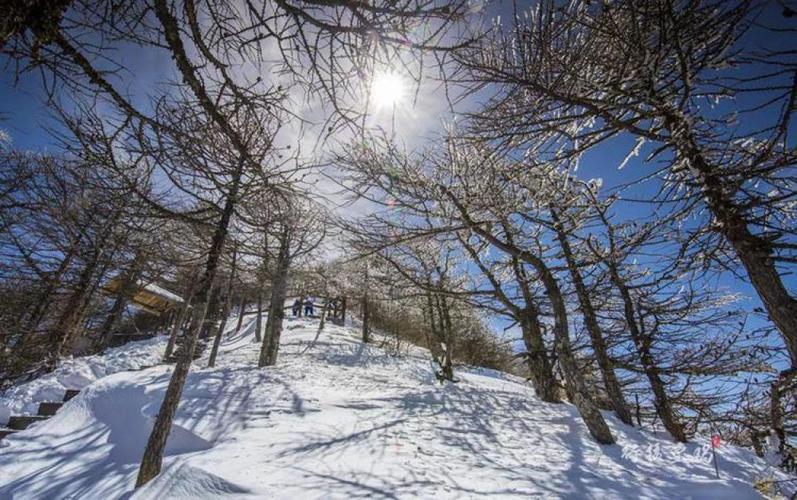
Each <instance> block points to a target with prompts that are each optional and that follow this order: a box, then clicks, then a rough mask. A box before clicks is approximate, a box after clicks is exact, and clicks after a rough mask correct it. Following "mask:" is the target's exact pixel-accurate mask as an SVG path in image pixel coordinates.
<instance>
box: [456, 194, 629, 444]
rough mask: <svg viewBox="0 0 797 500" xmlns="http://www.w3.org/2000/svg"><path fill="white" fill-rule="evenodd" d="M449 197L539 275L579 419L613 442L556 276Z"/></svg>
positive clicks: (496, 243)
mask: <svg viewBox="0 0 797 500" xmlns="http://www.w3.org/2000/svg"><path fill="white" fill-rule="evenodd" d="M449 197H450V199H451V200H452V202H453V203H454V204H455V206H456V207H457V208H458V210H459V211H460V213H461V214H462V218H463V219H464V221H465V222H467V223H468V225H469V227H470V228H471V230H472V231H474V232H475V233H477V234H479V235H480V236H483V237H484V239H486V240H487V241H489V242H490V243H492V244H493V245H494V246H495V247H496V248H498V249H499V250H501V251H503V252H506V253H507V254H509V255H514V256H516V257H518V258H519V259H522V260H523V261H525V262H528V263H529V264H531V265H532V266H533V267H534V269H535V270H536V271H537V273H538V274H539V276H540V280H541V281H542V283H543V286H544V287H545V290H546V292H547V294H548V298H549V300H550V301H551V306H552V308H553V311H554V338H555V342H554V343H555V349H554V350H555V352H556V353H557V355H558V357H559V364H560V366H561V367H562V372H563V373H564V376H565V382H566V383H567V385H568V390H569V391H570V392H571V393H572V394H573V404H574V405H575V406H576V408H577V409H578V411H579V413H580V414H581V418H582V419H583V420H584V423H585V424H586V426H587V428H588V429H589V432H590V434H591V435H592V437H593V438H595V440H596V441H597V442H599V443H601V444H613V443H614V437H612V433H611V430H609V426H607V425H606V421H605V420H604V419H603V416H602V415H601V413H600V411H599V410H598V407H597V405H595V402H594V401H593V400H592V398H591V397H590V395H589V393H588V391H587V388H586V385H585V384H584V380H583V378H582V377H581V373H580V372H579V371H578V366H577V365H576V362H575V359H574V358H573V353H572V350H571V348H570V337H569V332H568V326H567V308H566V306H565V302H564V299H563V297H562V293H561V291H560V289H559V284H558V283H557V281H556V277H555V276H554V275H553V274H552V273H551V271H550V270H549V269H548V267H547V266H546V265H545V263H544V262H543V261H542V260H541V259H540V258H539V257H538V256H536V255H534V254H532V253H530V252H527V251H524V250H522V249H521V248H518V247H517V246H515V245H512V244H508V243H506V242H505V241H503V240H501V239H500V238H498V237H496V236H495V235H494V234H492V233H491V232H490V231H488V230H486V229H485V228H484V227H483V226H482V225H480V224H476V223H474V221H473V219H472V218H471V216H470V214H469V213H468V212H467V209H466V208H465V207H464V205H462V203H461V202H460V201H459V200H458V199H456V198H455V197H453V196H451V195H449Z"/></svg>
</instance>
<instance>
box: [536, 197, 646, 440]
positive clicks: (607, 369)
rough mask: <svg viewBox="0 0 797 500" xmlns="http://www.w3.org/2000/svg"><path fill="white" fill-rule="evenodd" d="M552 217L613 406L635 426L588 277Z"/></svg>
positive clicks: (558, 224)
mask: <svg viewBox="0 0 797 500" xmlns="http://www.w3.org/2000/svg"><path fill="white" fill-rule="evenodd" d="M551 216H552V217H553V221H554V224H555V226H556V235H557V238H558V239H559V244H560V246H561V247H562V253H563V255H564V257H565V261H566V263H567V269H568V271H569V272H570V278H571V279H572V280H573V285H574V286H575V289H576V295H577V297H578V303H579V307H580V309H581V314H582V316H583V317H584V325H585V326H586V328H587V332H588V333H589V336H590V339H591V340H592V350H593V351H594V352H595V359H596V360H597V362H598V367H599V368H600V370H601V376H602V378H603V385H604V387H605V388H606V394H608V396H609V400H610V401H611V402H612V407H613V408H614V412H615V414H616V415H617V417H618V418H619V419H620V420H621V421H623V423H625V424H627V425H634V422H633V420H632V418H631V411H630V410H629V409H628V404H626V401H625V397H624V396H623V390H622V388H621V387H620V382H619V381H618V380H617V375H616V374H615V373H614V367H613V364H612V360H611V358H610V357H609V353H608V349H607V348H606V341H605V340H604V338H603V333H602V332H601V329H600V326H599V325H598V319H597V317H596V315H595V309H594V308H593V307H592V300H591V299H590V297H589V292H587V287H586V285H584V280H583V279H582V277H581V271H580V270H579V269H578V266H577V265H576V261H575V258H574V257H573V252H572V250H571V248H570V242H569V241H568V240H567V235H566V234H565V232H564V229H563V228H562V225H561V221H560V220H559V216H558V214H557V213H556V211H555V210H554V209H553V208H552V209H551Z"/></svg>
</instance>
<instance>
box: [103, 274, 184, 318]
mask: <svg viewBox="0 0 797 500" xmlns="http://www.w3.org/2000/svg"><path fill="white" fill-rule="evenodd" d="M123 286H124V278H123V277H122V276H117V277H115V278H113V279H111V280H110V281H108V282H107V283H105V285H103V286H102V292H103V293H105V294H106V295H118V294H119V293H120V290H121V288H122V287H123ZM183 302H184V301H183V298H182V297H180V296H178V295H176V294H174V293H172V292H170V291H168V290H166V289H165V288H162V287H160V286H158V285H157V284H155V283H146V282H142V281H140V280H139V281H137V282H136V284H135V286H134V287H133V291H132V293H131V295H130V299H129V303H130V304H131V305H134V306H136V307H139V308H141V309H143V310H145V311H147V312H148V313H151V314H154V315H156V316H160V315H161V314H163V313H165V312H168V311H170V310H172V309H174V308H175V307H177V306H179V305H180V304H182V303H183Z"/></svg>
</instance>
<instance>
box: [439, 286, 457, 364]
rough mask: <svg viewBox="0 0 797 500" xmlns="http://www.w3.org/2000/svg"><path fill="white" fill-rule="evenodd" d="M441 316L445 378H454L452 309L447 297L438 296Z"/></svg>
mask: <svg viewBox="0 0 797 500" xmlns="http://www.w3.org/2000/svg"><path fill="white" fill-rule="evenodd" d="M438 304H439V305H440V316H441V320H442V322H443V323H442V327H443V329H442V331H443V343H444V344H445V347H446V349H445V355H446V356H445V360H444V363H443V365H442V367H441V368H442V375H443V378H444V379H445V380H454V359H453V358H454V332H453V326H452V324H451V311H450V310H449V305H448V302H447V301H446V298H445V297H439V298H438Z"/></svg>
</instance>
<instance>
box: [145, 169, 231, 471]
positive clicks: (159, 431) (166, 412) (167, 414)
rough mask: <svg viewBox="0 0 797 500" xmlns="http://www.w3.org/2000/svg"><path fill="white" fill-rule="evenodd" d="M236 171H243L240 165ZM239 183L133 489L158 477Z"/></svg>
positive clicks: (216, 239)
mask: <svg viewBox="0 0 797 500" xmlns="http://www.w3.org/2000/svg"><path fill="white" fill-rule="evenodd" d="M239 168H241V169H242V168H243V161H242V162H241V165H240V167H239ZM240 180H241V170H239V171H237V172H236V175H235V177H234V178H233V180H232V187H231V188H230V192H229V193H228V195H227V199H226V200H225V203H224V209H223V211H222V214H221V218H220V220H219V223H218V225H217V226H216V231H215V232H214V234H213V240H212V242H211V246H210V251H209V252H208V260H207V264H206V266H205V273H204V274H203V276H202V279H201V280H200V282H199V284H198V286H197V293H196V305H195V307H194V310H193V313H192V314H191V324H190V326H189V330H188V332H187V334H186V343H185V345H184V349H183V351H182V356H180V358H179V359H178V360H177V364H176V365H175V367H174V371H173V372H172V377H171V379H170V380H169V386H168V387H167V388H166V394H165V395H164V397H163V402H162V403H161V407H160V410H159V411H158V416H157V417H156V418H155V423H154V425H153V427H152V433H151V434H150V436H149V439H148V440H147V446H146V449H145V450H144V456H143V457H142V459H141V467H140V468H139V471H138V477H137V479H136V487H139V486H142V485H144V484H146V483H147V482H148V481H150V480H151V479H152V478H154V477H155V476H157V475H158V474H159V473H160V470H161V466H162V463H163V451H164V448H165V447H166V440H167V438H168V437H169V432H170V431H171V428H172V421H173V420H174V414H175V413H176V412H177V406H178V405H179V403H180V396H181V395H182V393H183V387H184V386H185V381H186V378H187V377H188V371H189V370H190V368H191V362H192V361H193V357H194V349H195V348H196V344H197V340H198V336H199V329H200V328H201V326H202V322H203V320H204V316H205V312H206V309H207V303H208V298H209V294H210V291H211V287H212V285H213V280H214V279H215V277H216V270H217V269H218V266H219V260H220V258H221V253H222V249H223V248H224V242H225V241H226V239H227V229H228V227H229V224H230V218H231V217H232V213H233V209H234V208H235V200H236V197H237V196H238V189H239V186H240Z"/></svg>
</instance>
